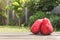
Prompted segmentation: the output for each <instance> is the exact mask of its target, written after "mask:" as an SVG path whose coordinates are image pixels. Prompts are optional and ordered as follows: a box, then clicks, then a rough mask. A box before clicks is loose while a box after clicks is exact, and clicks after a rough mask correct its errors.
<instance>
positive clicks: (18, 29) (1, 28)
mask: <svg viewBox="0 0 60 40" xmlns="http://www.w3.org/2000/svg"><path fill="white" fill-rule="evenodd" d="M29 31H30V28H29V27H19V26H0V32H29Z"/></svg>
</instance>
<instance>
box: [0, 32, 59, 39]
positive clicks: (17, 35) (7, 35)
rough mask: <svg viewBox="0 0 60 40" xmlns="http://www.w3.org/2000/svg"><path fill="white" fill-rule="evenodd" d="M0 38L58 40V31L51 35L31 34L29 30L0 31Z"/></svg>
mask: <svg viewBox="0 0 60 40" xmlns="http://www.w3.org/2000/svg"><path fill="white" fill-rule="evenodd" d="M0 40H60V32H53V33H52V34H51V35H41V34H38V35H33V34H32V33H30V32H20V33H0Z"/></svg>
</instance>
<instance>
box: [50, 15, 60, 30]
mask: <svg viewBox="0 0 60 40" xmlns="http://www.w3.org/2000/svg"><path fill="white" fill-rule="evenodd" d="M50 20H51V22H52V25H53V27H54V29H56V31H57V30H59V28H60V16H58V15H53V16H51V17H50Z"/></svg>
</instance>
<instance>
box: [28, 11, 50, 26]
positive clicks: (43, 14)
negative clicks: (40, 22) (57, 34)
mask: <svg viewBox="0 0 60 40" xmlns="http://www.w3.org/2000/svg"><path fill="white" fill-rule="evenodd" d="M45 17H47V18H50V14H49V13H46V12H42V11H38V12H36V13H35V14H34V15H33V16H30V20H29V25H30V26H31V25H32V24H33V23H34V21H35V20H37V19H42V18H45Z"/></svg>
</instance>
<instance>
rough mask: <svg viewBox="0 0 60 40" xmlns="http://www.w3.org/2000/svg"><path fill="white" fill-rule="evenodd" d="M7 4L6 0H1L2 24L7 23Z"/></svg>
mask: <svg viewBox="0 0 60 40" xmlns="http://www.w3.org/2000/svg"><path fill="white" fill-rule="evenodd" d="M6 6H7V2H6V0H0V20H1V21H0V22H1V23H0V24H3V25H6V19H7V14H6Z"/></svg>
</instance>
